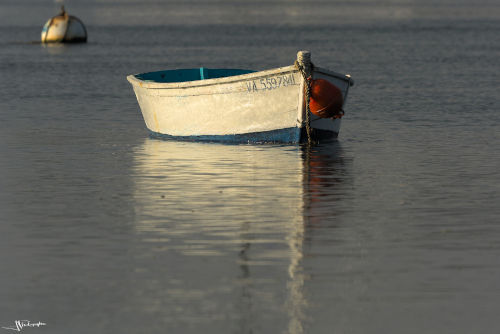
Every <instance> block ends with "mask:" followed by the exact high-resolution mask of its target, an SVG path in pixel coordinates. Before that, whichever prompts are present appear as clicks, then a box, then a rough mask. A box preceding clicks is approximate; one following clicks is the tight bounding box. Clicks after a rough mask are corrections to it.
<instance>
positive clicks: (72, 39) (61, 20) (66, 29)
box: [41, 6, 87, 43]
mask: <svg viewBox="0 0 500 334" xmlns="http://www.w3.org/2000/svg"><path fill="white" fill-rule="evenodd" d="M41 39H42V43H84V42H86V41H87V29H86V28H85V25H84V24H83V22H82V21H81V20H80V19H79V18H77V17H76V16H73V15H69V14H68V13H67V12H66V11H65V10H64V6H62V7H61V12H60V13H59V14H58V15H56V16H54V17H53V18H51V19H50V20H48V21H47V23H45V25H44V26H43V29H42V36H41Z"/></svg>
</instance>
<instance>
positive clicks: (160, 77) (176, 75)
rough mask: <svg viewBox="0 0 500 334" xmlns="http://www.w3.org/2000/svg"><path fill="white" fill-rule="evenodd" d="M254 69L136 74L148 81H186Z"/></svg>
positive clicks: (184, 70)
mask: <svg viewBox="0 0 500 334" xmlns="http://www.w3.org/2000/svg"><path fill="white" fill-rule="evenodd" d="M253 72H255V71H252V70H240V69H225V68H223V69H210V68H204V67H200V68H190V69H182V70H166V71H157V72H148V73H141V74H137V75H135V77H136V78H137V79H139V80H143V81H148V82H159V83H165V82H185V81H196V80H206V79H215V78H224V77H232V76H235V75H241V74H247V73H253Z"/></svg>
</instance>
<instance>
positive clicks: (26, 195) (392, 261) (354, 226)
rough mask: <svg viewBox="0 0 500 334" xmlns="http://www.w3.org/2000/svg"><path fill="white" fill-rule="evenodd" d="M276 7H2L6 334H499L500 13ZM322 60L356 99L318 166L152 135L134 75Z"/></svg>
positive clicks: (259, 149) (278, 150) (0, 303)
mask: <svg viewBox="0 0 500 334" xmlns="http://www.w3.org/2000/svg"><path fill="white" fill-rule="evenodd" d="M257 4H258V6H256V4H255V3H254V2H245V1H206V2H205V1H204V2H201V1H186V2H168V3H162V2H157V1H152V0H151V1H149V0H148V1H111V0H106V1H85V2H83V1H76V0H74V1H67V2H66V8H67V10H68V11H69V12H70V13H73V14H75V15H77V16H79V17H80V18H81V19H82V20H83V21H84V22H85V23H86V24H87V28H88V31H89V43H88V44H86V45H69V46H42V45H40V44H33V43H30V41H35V40H38V38H39V33H40V30H41V27H42V25H43V24H44V22H45V21H46V20H47V19H48V18H49V17H51V16H52V15H53V14H55V12H57V9H56V7H57V5H56V4H55V3H54V2H51V1H45V2H43V1H34V0H29V1H24V2H23V3H22V4H21V3H18V2H17V1H9V0H7V1H4V2H2V3H1V4H0V41H1V42H0V78H1V80H0V92H1V93H0V96H1V99H0V172H1V173H0V266H1V268H2V271H1V274H0V326H2V327H8V326H13V325H14V321H15V320H21V319H28V320H31V321H33V322H37V321H42V322H44V323H46V324H47V325H46V326H43V327H40V328H28V329H25V330H26V331H30V332H33V333H35V332H37V333H143V332H147V333H214V334H215V333H217V334H220V333H419V334H420V333H453V334H456V333H498V331H499V330H500V325H499V321H498V310H499V305H500V283H499V282H500V242H499V240H500V205H499V204H500V200H499V197H500V196H499V195H500V174H499V172H498V171H499V170H500V135H499V134H500V113H499V110H500V95H499V94H498V89H499V83H500V75H499V73H500V63H499V61H498V59H500V39H499V38H498V33H499V31H500V19H499V18H500V8H499V5H498V4H497V2H494V1H486V0H484V1H480V2H475V1H472V0H470V1H468V0H463V1H458V2H457V1H453V2H452V1H442V2H439V4H437V3H434V2H432V1H419V2H416V1H403V0H394V1H384V2H379V1H369V0H363V1H358V2H355V3H351V2H337V1H332V2H322V1H313V2H302V1H294V2H287V1H271V2H259V3H257ZM301 49H308V50H311V51H312V57H313V62H316V63H317V64H320V65H321V66H322V67H327V68H331V69H334V70H336V71H339V72H344V73H350V74H351V75H352V76H353V78H354V79H355V81H356V85H355V86H354V87H353V89H352V91H351V92H350V97H349V101H348V105H347V106H346V111H347V113H346V116H345V117H344V119H343V125H342V130H341V134H340V137H339V140H338V141H336V142H330V143H322V144H321V145H319V146H317V147H313V148H307V147H297V146H288V145H220V144H210V143H190V142H175V141H161V140H155V139H151V138H149V137H148V133H147V131H146V129H145V126H144V122H143V120H142V117H141V115H140V112H139V108H138V105H137V102H136V99H135V96H134V94H133V91H132V88H131V87H130V85H129V83H128V82H127V81H126V79H125V77H126V75H128V74H131V73H139V72H146V71H152V70H160V69H167V68H189V67H198V66H205V67H233V68H250V69H255V70H260V69H265V68H271V67H277V66H284V65H288V64H292V63H293V61H294V57H295V54H296V52H297V51H298V50H301ZM0 331H5V332H6V333H7V332H9V331H8V330H6V329H0Z"/></svg>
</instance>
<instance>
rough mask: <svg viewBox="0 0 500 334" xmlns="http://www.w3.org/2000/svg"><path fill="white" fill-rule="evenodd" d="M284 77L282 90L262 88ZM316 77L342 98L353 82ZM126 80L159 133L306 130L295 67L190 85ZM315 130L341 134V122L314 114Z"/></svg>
mask: <svg viewBox="0 0 500 334" xmlns="http://www.w3.org/2000/svg"><path fill="white" fill-rule="evenodd" d="M280 77H281V78H283V77H292V78H293V80H292V81H291V84H287V85H280V86H279V87H278V85H275V86H274V85H272V84H271V85H270V87H269V86H268V85H262V82H264V83H266V82H277V81H279V80H278V79H279V78H280ZM313 78H314V79H316V78H323V79H326V80H329V81H330V82H332V83H333V84H334V85H336V86H337V87H339V88H340V89H341V90H342V92H343V94H344V97H347V91H348V89H349V85H350V84H351V82H352V81H351V80H350V78H349V77H348V76H345V75H342V74H338V73H335V72H331V71H328V70H324V69H321V68H316V69H315V71H314V73H313ZM273 79H274V80H276V81H273ZM127 80H128V81H129V82H130V83H131V84H132V86H133V88H134V91H135V94H136V96H137V100H138V102H139V105H140V108H141V111H142V114H143V117H144V120H145V122H146V126H147V127H148V129H149V130H151V131H153V132H156V133H160V134H167V135H171V136H202V135H232V134H246V133H254V132H263V131H270V130H279V129H285V128H291V127H292V128H293V127H298V128H301V127H303V126H304V124H303V120H304V119H305V116H304V115H305V103H304V94H303V92H304V89H303V87H304V79H303V77H302V75H301V73H300V72H299V71H298V69H297V68H296V67H295V66H293V65H292V66H287V67H281V68H276V69H271V70H267V71H261V72H255V73H250V74H244V75H238V76H231V77H224V78H217V79H207V80H197V81H189V82H176V83H158V82H151V81H143V80H139V79H138V78H137V77H135V76H134V75H129V76H128V77H127ZM254 84H255V85H254ZM266 87H267V88H266ZM344 101H345V99H344ZM311 126H312V127H313V128H317V129H323V130H329V131H333V132H336V133H338V131H339V129H340V119H336V120H333V119H319V118H318V117H316V116H314V115H313V116H312V118H311Z"/></svg>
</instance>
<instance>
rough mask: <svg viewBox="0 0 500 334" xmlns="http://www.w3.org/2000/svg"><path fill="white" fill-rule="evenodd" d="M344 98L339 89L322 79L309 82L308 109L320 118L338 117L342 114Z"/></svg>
mask: <svg viewBox="0 0 500 334" xmlns="http://www.w3.org/2000/svg"><path fill="white" fill-rule="evenodd" d="M343 104H344V98H343V97H342V92H341V91H340V89H339V88H338V87H337V86H335V85H333V84H331V83H330V82H329V81H327V80H324V79H316V80H312V82H311V99H310V101H309V109H310V110H311V112H312V113H313V114H315V115H316V116H319V117H321V118H332V117H333V118H340V117H342V116H343V115H344V111H343V110H342V105H343Z"/></svg>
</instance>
